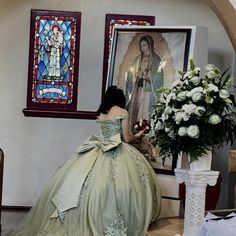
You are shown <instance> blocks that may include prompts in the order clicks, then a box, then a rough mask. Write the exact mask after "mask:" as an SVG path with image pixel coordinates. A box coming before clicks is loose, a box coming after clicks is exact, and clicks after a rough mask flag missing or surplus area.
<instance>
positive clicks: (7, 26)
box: [0, 0, 235, 205]
mask: <svg viewBox="0 0 236 236" xmlns="http://www.w3.org/2000/svg"><path fill="white" fill-rule="evenodd" d="M30 9H52V10H53V9H54V10H71V11H80V12H82V33H81V45H80V48H81V51H80V81H79V82H80V86H81V87H82V88H83V90H81V94H80V96H79V106H80V109H81V110H96V108H97V105H98V104H99V102H100V94H101V82H102V79H101V77H102V67H103V64H102V63H103V44H104V22H105V14H106V13H119V14H141V15H154V16H156V22H157V25H162V26H165V25H166V26H168V25H171V26H173V25H203V26H206V27H208V28H209V42H208V45H209V62H211V63H215V64H217V65H219V66H220V67H221V68H222V69H223V68H225V67H227V66H230V65H232V64H233V63H234V62H233V59H234V56H235V54H234V52H233V48H232V46H231V44H230V41H229V39H228V36H227V35H226V33H225V30H224V28H223V26H222V25H221V23H220V22H219V20H218V18H217V17H216V16H215V14H214V13H213V11H212V10H211V9H210V8H209V6H208V5H207V4H206V3H205V1H204V0H198V1H194V0H175V1H173V0H148V1H146V0H119V1H117V0H97V1H95V0H80V1H79V0H77V1H76V0H67V1H64V0H21V1H19V0H11V1H8V0H0V32H1V33H0V52H1V54H0V57H1V62H0V77H1V79H0V146H1V148H2V149H3V150H4V152H5V172H4V194H3V204H4V205H32V204H33V203H35V201H36V199H37V197H38V196H39V194H40V192H41V191H42V189H43V187H44V186H45V184H46V183H47V182H48V179H49V178H50V177H51V175H52V174H53V172H54V171H55V170H56V169H57V168H58V166H60V165H61V164H62V163H63V162H64V161H65V160H66V159H67V158H68V157H69V156H70V155H71V154H72V153H73V151H74V150H75V148H76V146H77V145H79V144H81V143H82V141H83V140H84V139H85V138H86V137H87V136H88V134H89V133H91V132H93V131H95V132H96V131H97V125H96V122H95V121H88V120H76V119H75V120H71V119H52V118H26V117H24V116H23V113H22V108H24V107H25V105H26V87H27V70H28V48H29V26H30ZM91 97H93V99H91ZM224 158H225V157H224ZM223 164H224V165H226V164H227V163H226V162H225V161H224V159H223Z"/></svg>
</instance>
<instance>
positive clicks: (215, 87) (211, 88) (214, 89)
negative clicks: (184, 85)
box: [207, 84, 219, 92]
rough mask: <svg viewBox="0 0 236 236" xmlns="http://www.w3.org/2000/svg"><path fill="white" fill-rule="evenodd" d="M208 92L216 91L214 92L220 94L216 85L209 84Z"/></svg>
mask: <svg viewBox="0 0 236 236" xmlns="http://www.w3.org/2000/svg"><path fill="white" fill-rule="evenodd" d="M207 91H209V92H210V91H214V92H218V91H219V88H218V87H217V86H215V85H214V84H208V88H207Z"/></svg>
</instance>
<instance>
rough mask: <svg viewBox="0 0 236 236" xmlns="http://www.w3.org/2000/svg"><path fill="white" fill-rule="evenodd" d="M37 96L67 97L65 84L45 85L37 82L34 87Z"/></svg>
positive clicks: (64, 98) (50, 97)
mask: <svg viewBox="0 0 236 236" xmlns="http://www.w3.org/2000/svg"><path fill="white" fill-rule="evenodd" d="M36 91H37V98H43V99H63V100H67V99H68V86H67V85H58V84H57V85H46V84H38V85H37V87H36Z"/></svg>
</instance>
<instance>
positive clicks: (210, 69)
mask: <svg viewBox="0 0 236 236" xmlns="http://www.w3.org/2000/svg"><path fill="white" fill-rule="evenodd" d="M206 70H207V72H210V71H212V72H214V73H215V74H220V69H219V68H218V67H216V66H215V65H213V64H208V65H207V66H206Z"/></svg>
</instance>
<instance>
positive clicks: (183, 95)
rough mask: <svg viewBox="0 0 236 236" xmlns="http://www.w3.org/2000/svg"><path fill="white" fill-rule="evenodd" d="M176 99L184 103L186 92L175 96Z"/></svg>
mask: <svg viewBox="0 0 236 236" xmlns="http://www.w3.org/2000/svg"><path fill="white" fill-rule="evenodd" d="M176 99H177V100H178V101H184V100H185V99H186V92H185V91H182V92H180V93H178V94H177V96H176Z"/></svg>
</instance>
